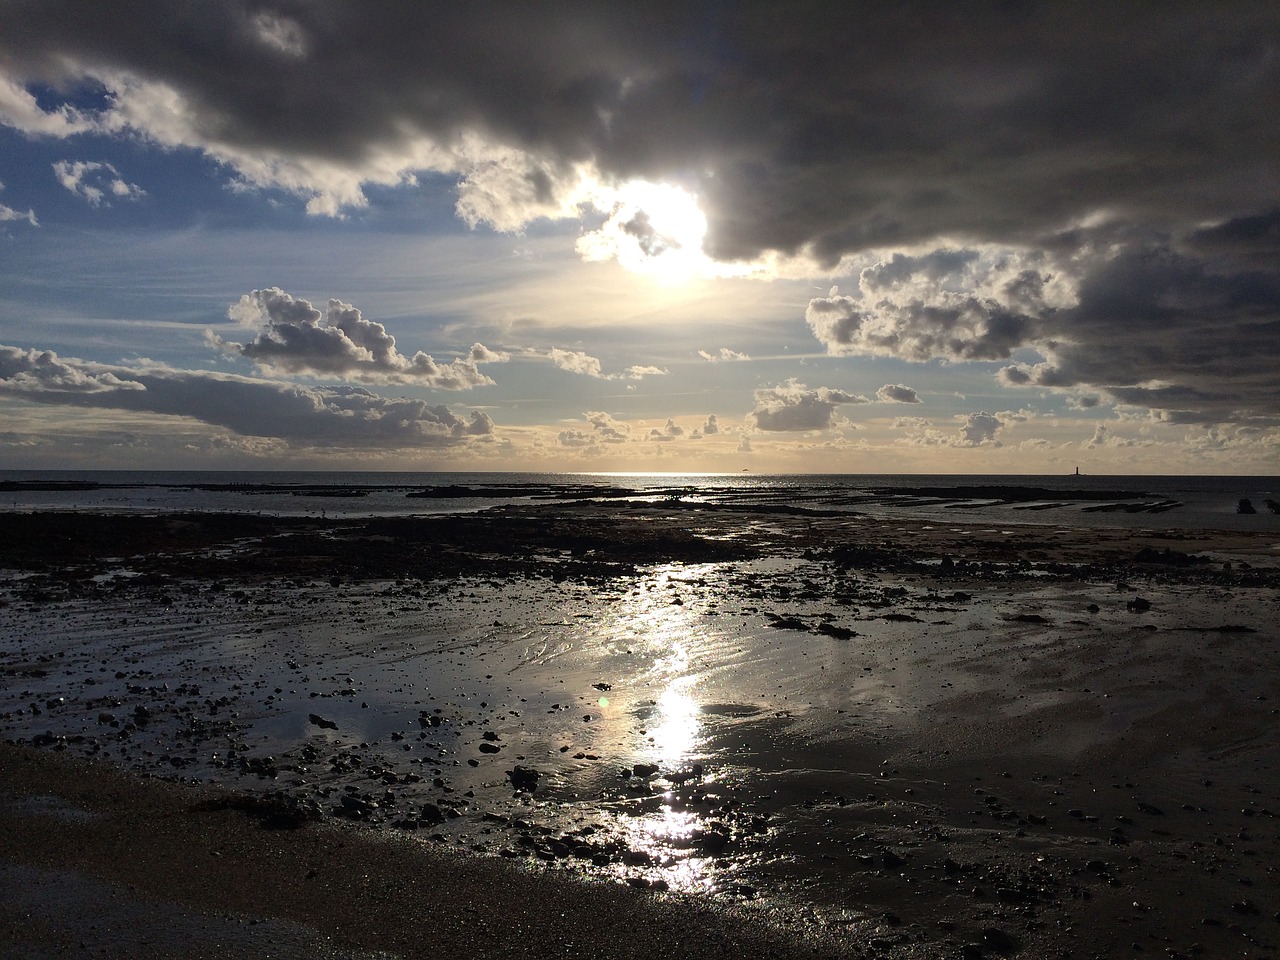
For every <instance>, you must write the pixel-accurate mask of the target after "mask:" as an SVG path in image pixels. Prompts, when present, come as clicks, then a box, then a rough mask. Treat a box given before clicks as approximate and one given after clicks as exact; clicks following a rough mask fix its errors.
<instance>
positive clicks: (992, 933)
mask: <svg viewBox="0 0 1280 960" xmlns="http://www.w3.org/2000/svg"><path fill="white" fill-rule="evenodd" d="M982 945H983V946H984V947H986V948H987V949H988V950H1000V951H1008V950H1013V949H1014V948H1015V947H1016V946H1017V944H1015V943H1014V942H1013V937H1011V936H1009V934H1007V933H1005V932H1004V931H1003V930H1001V929H1000V928H999V927H987V928H986V929H985V930H983V931H982Z"/></svg>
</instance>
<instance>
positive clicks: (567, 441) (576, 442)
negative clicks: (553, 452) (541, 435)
mask: <svg viewBox="0 0 1280 960" xmlns="http://www.w3.org/2000/svg"><path fill="white" fill-rule="evenodd" d="M556 440H557V441H558V442H559V444H560V446H562V447H574V448H582V447H593V446H595V443H596V438H595V437H593V436H592V435H591V434H589V433H584V432H583V431H581V430H574V429H570V430H561V431H560V433H559V434H557V435H556Z"/></svg>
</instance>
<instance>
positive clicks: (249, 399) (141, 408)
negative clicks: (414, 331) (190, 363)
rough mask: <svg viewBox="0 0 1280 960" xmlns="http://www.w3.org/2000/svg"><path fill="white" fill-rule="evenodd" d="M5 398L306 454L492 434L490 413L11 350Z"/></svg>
mask: <svg viewBox="0 0 1280 960" xmlns="http://www.w3.org/2000/svg"><path fill="white" fill-rule="evenodd" d="M0 395H6V396H12V397H17V398H20V399H23V400H26V401H29V402H35V403H46V404H59V405H65V406H70V407H79V408H95V409H109V410H124V411H132V412H137V413H149V414H158V415H163V416H166V417H187V418H191V419H194V420H198V421H200V422H202V423H206V424H211V425H214V426H218V427H224V428H226V429H228V430H232V431H234V432H235V433H237V434H240V435H241V436H246V437H267V438H274V439H277V440H281V441H284V442H287V443H289V444H291V445H302V446H332V447H352V448H370V449H377V448H384V449H386V448H393V449H398V448H437V447H451V446H457V445H460V444H463V443H466V442H467V441H468V439H469V438H473V437H482V436H488V435H490V434H492V433H493V430H494V424H493V421H492V419H490V417H489V415H488V414H486V413H483V412H476V413H474V414H472V417H471V419H470V420H466V419H463V418H462V417H459V416H458V415H456V414H455V413H453V412H452V411H451V410H449V408H448V407H445V406H432V405H431V404H428V403H425V402H423V401H421V400H411V399H407V398H398V399H391V398H386V397H380V396H377V395H376V394H373V393H371V392H369V391H368V390H366V389H364V388H362V387H353V386H345V385H344V386H337V387H303V386H299V385H297V384H293V383H288V382H283V381H278V380H263V379H255V378H251V377H240V376H233V375H230V374H222V373H211V372H207V371H200V370H175V369H171V368H168V367H164V366H162V365H159V364H147V365H139V366H138V367H135V368H127V367H122V366H109V365H106V364H98V363H90V362H86V361H83V360H76V359H68V358H59V357H58V356H57V355H56V354H54V353H52V352H50V351H43V352H39V351H35V350H23V349H21V348H18V347H9V346H0Z"/></svg>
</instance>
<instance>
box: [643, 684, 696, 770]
mask: <svg viewBox="0 0 1280 960" xmlns="http://www.w3.org/2000/svg"><path fill="white" fill-rule="evenodd" d="M696 682H697V681H696V678H695V677H690V676H682V677H676V678H674V679H672V680H671V681H670V683H668V685H667V688H666V689H665V690H663V691H662V693H661V694H660V695H659V697H658V702H657V706H656V709H657V713H656V715H655V719H654V721H653V722H651V723H650V726H649V740H650V741H651V742H652V744H653V751H654V762H655V763H657V764H658V765H659V766H661V767H663V768H664V769H666V768H670V767H679V766H680V765H682V764H683V763H685V761H686V760H687V759H688V758H689V757H691V756H692V755H693V754H694V753H695V751H696V750H697V748H698V746H699V734H700V732H701V726H702V725H701V722H700V717H701V711H700V709H699V706H698V701H697V700H695V699H694V698H693V696H692V694H691V693H690V692H689V690H690V688H691V687H693V686H694V685H695V684H696Z"/></svg>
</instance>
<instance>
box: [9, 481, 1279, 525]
mask: <svg viewBox="0 0 1280 960" xmlns="http://www.w3.org/2000/svg"><path fill="white" fill-rule="evenodd" d="M424 491H434V492H435V493H436V494H437V495H434V496H421V495H420V494H422V493H423V492H424ZM441 493H447V495H439V494H441ZM415 494H418V496H414V495H415ZM668 497H679V498H682V499H685V500H689V501H695V502H702V503H706V504H707V505H708V506H716V505H737V506H740V505H747V504H753V505H760V506H768V507H774V508H786V509H792V510H795V511H799V512H803V511H811V512H817V513H821V512H850V513H861V514H868V515H872V516H883V517H886V518H894V517H899V518H915V519H936V520H938V521H939V522H948V521H953V522H960V523H987V522H991V523H1000V524H1006V523H1007V524H1012V523H1018V524H1039V525H1065V526H1071V527H1121V528H1132V529H1149V528H1158V529H1166V528H1174V529H1217V530H1239V531H1246V530H1264V531H1265V530H1280V514H1276V513H1274V512H1273V509H1275V508H1269V506H1268V501H1270V502H1271V503H1273V504H1274V503H1276V502H1277V501H1280V477H1267V476H1176V477H1175V476H1072V475H1066V476H989V475H967V476H966V475H952V474H948V475H917V474H790V475H765V474H750V473H742V474H653V473H650V474H643V473H581V474H571V473H555V474H551V473H441V472H383V471H368V472H358V471H352V472H343V471H115V470H102V471H96V470H94V471H71V470H53V471H30V470H26V471H24V470H4V471H0V511H13V510H18V511H33V510H59V511H74V510H83V511H104V512H130V513H166V512H178V511H201V512H204V511H213V512H253V513H262V514H270V515H277V516H311V515H314V516H321V515H324V516H327V517H352V518H358V517H369V516H422V515H432V514H452V513H468V512H475V511H480V510H486V509H490V508H494V507H500V506H512V505H518V504H536V503H547V502H554V501H557V500H560V501H565V500H582V499H593V498H600V499H626V498H631V499H653V498H668ZM1243 500H1248V501H1249V502H1250V504H1251V505H1252V506H1253V508H1254V510H1255V511H1256V512H1255V513H1252V514H1250V513H1241V512H1239V507H1240V504H1241V501H1243Z"/></svg>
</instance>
